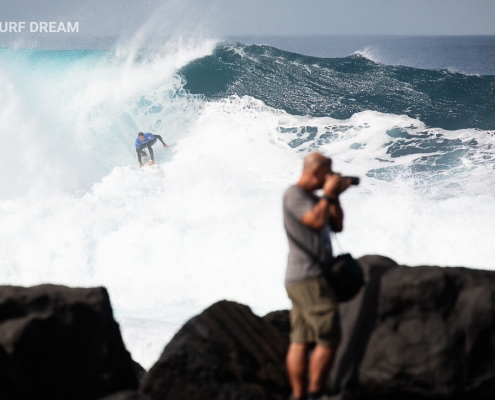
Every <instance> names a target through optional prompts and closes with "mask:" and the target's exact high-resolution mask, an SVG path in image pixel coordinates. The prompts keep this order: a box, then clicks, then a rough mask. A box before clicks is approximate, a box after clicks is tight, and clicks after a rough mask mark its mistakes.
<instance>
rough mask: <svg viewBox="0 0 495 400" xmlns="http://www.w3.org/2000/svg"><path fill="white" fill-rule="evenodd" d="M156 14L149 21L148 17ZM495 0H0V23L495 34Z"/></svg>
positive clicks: (230, 31)
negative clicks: (26, 22) (52, 22)
mask: <svg viewBox="0 0 495 400" xmlns="http://www.w3.org/2000/svg"><path fill="white" fill-rule="evenodd" d="M150 18H151V20H150ZM494 19H495V0H243V1H240V0H161V1H158V0H144V1H136V0H132V1H131V0H108V1H103V0H79V1H75V0H72V1H67V0H17V1H12V0H0V22H6V21H72V22H74V21H79V24H80V33H81V34H84V35H96V36H100V35H122V34H123V35H126V36H127V35H132V34H133V33H134V32H135V31H136V30H137V29H139V28H142V27H143V26H145V27H146V26H152V25H153V26H154V27H157V28H158V29H159V30H161V31H162V33H167V32H173V31H175V30H183V31H184V30H186V31H191V30H198V31H199V32H204V33H206V34H209V35H212V36H228V35H293V34H297V35H300V34H365V35H366V34H392V35H473V34H476V35H495V23H494Z"/></svg>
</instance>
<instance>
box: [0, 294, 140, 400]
mask: <svg viewBox="0 0 495 400" xmlns="http://www.w3.org/2000/svg"><path fill="white" fill-rule="evenodd" d="M137 386H138V381H137V377H136V374H135V372H134V365H133V362H132V360H131V357H130V354H129V353H128V352H127V350H126V349H125V347H124V343H123V341H122V337H121V335H120V330H119V326H118V324H117V323H116V322H115V320H114V319H113V316H112V308H111V305H110V300H109V298H108V293H107V291H106V289H104V288H91V289H79V288H68V287H65V286H56V285H40V286H34V287H31V288H23V287H15V286H1V287H0V399H3V400H11V399H12V400H24V399H25V400H36V399H50V400H58V399H60V400H67V399H71V400H79V399H81V400H82V399H84V400H86V399H97V398H100V397H103V396H105V395H108V394H111V393H114V392H117V391H119V390H126V389H131V390H132V389H137Z"/></svg>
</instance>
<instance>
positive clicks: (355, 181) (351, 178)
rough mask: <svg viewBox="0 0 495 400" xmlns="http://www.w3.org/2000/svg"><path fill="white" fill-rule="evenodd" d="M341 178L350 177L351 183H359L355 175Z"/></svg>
mask: <svg viewBox="0 0 495 400" xmlns="http://www.w3.org/2000/svg"><path fill="white" fill-rule="evenodd" d="M342 179H350V180H351V185H359V177H357V176H343V177H342Z"/></svg>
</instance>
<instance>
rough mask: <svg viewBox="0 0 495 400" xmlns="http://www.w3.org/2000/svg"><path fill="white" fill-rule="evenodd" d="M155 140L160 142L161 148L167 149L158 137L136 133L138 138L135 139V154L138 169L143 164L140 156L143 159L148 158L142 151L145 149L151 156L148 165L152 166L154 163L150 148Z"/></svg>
mask: <svg viewBox="0 0 495 400" xmlns="http://www.w3.org/2000/svg"><path fill="white" fill-rule="evenodd" d="M157 139H158V140H159V141H160V142H162V144H163V147H165V148H166V149H168V145H167V144H166V143H165V142H164V141H163V139H162V137H161V136H160V135H153V134H152V133H143V132H139V133H138V137H137V139H136V153H137V155H138V160H139V167H140V168H141V167H142V166H143V163H142V161H141V156H144V157H147V156H148V155H147V154H146V151H144V149H145V148H148V150H149V152H150V156H151V161H150V165H153V164H154V163H155V158H154V156H153V149H152V148H151V146H153V145H154V144H155V143H156V140H157Z"/></svg>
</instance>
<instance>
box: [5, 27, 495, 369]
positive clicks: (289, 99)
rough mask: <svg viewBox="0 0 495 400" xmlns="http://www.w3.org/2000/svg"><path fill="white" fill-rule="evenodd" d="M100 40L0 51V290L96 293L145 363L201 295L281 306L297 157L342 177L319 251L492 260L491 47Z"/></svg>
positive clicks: (332, 39)
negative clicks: (348, 181) (150, 163)
mask: <svg viewBox="0 0 495 400" xmlns="http://www.w3.org/2000/svg"><path fill="white" fill-rule="evenodd" d="M102 42H105V41H104V40H102V41H99V42H98V43H100V44H99V45H94V43H95V42H94V41H91V40H88V41H87V42H86V43H85V44H84V45H81V43H79V44H78V45H75V44H74V43H72V44H71V45H70V46H67V45H66V46H65V48H60V46H59V47H58V48H57V46H51V47H50V46H41V45H38V46H25V45H22V44H19V43H17V44H15V45H12V44H5V43H3V44H2V45H1V47H0V93H2V95H1V96H0V126H1V127H2V132H3V133H2V135H3V136H2V138H3V143H4V144H3V152H2V154H3V157H2V159H3V160H2V161H3V165H4V167H3V168H2V169H1V170H0V182H1V187H2V191H1V193H0V280H1V282H2V284H9V285H22V286H30V285H36V284H40V283H47V282H49V283H55V284H64V285H69V286H82V287H86V286H105V287H106V288H108V290H109V293H110V298H111V301H112V304H113V307H114V313H115V317H116V319H117V320H118V322H119V323H120V326H121V329H122V333H123V337H124V341H125V343H126V346H127V348H128V349H129V351H130V352H131V354H132V356H133V358H134V359H135V360H136V361H138V362H139V363H141V364H142V365H143V366H144V367H145V368H149V367H151V365H153V363H154V362H155V361H156V360H157V358H158V357H159V355H160V353H161V351H162V350H163V347H164V346H165V344H166V343H167V342H168V341H169V340H170V338H171V337H172V336H173V334H174V333H175V332H176V331H177V330H178V329H179V328H180V327H181V326H182V324H183V323H184V322H185V321H186V320H187V319H189V318H190V317H192V316H194V315H196V314H198V313H199V312H201V311H202V310H203V309H204V308H206V307H208V306H209V305H211V304H212V303H213V302H215V301H217V300H221V299H229V300H234V301H238V302H240V303H243V304H246V305H249V306H250V307H251V308H252V310H253V311H254V312H255V313H256V314H258V315H264V314H265V313H268V312H270V311H273V310H277V309H284V308H288V307H289V306H290V304H289V301H288V299H287V295H286V293H285V289H284V286H283V281H284V273H285V265H286V258H287V251H288V246H287V242H286V237H285V234H284V230H283V224H282V210H281V198H282V194H283V192H284V190H285V189H286V188H287V187H288V186H289V185H291V184H293V183H295V182H296V181H297V179H298V177H299V174H300V171H301V165H302V159H303V157H304V156H305V155H306V154H308V153H309V152H312V151H320V152H322V153H324V154H326V155H328V156H330V157H331V158H332V159H333V166H334V170H336V171H338V172H342V173H344V174H346V175H357V176H359V177H360V178H361V184H360V185H359V186H357V187H352V188H350V189H349V190H348V191H346V192H345V193H344V194H343V195H342V204H343V208H344V212H345V221H344V231H343V232H342V233H341V234H338V235H337V238H336V243H335V245H334V249H335V250H336V251H337V252H351V253H352V254H353V255H354V256H355V257H359V256H362V255H365V254H380V255H385V256H388V257H390V258H392V259H394V260H396V261H397V262H399V263H402V264H406V265H412V266H414V265H442V266H466V267H472V268H483V269H493V268H494V266H493V260H494V259H495V248H494V246H493V244H492V240H493V232H494V231H495V162H494V161H495V102H494V99H495V37H491V36H488V37H482V36H473V37H380V36H377V37H373V36H370V37H361V36H304V37H237V38H227V39H222V40H215V39H187V40H186V39H180V40H179V39H174V40H168V41H167V40H164V41H163V44H162V45H161V46H154V47H153V48H147V49H143V48H141V47H139V46H136V45H133V44H132V42H131V43H129V44H122V43H119V44H118V45H115V46H113V45H108V41H107V42H105V43H107V45H101V43H102ZM110 42H111V41H110ZM0 44H1V43H0ZM62 47H64V46H62ZM139 131H144V132H152V133H156V134H159V135H161V136H162V137H163V139H164V140H165V142H166V143H167V144H169V145H170V149H168V150H165V149H162V148H161V147H160V146H155V155H156V160H157V162H158V163H159V165H160V166H161V168H162V169H163V173H161V174H157V175H151V174H145V173H143V172H142V171H141V170H140V169H139V167H138V163H137V160H136V154H135V150H134V141H135V139H136V137H137V133H138V132H139Z"/></svg>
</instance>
